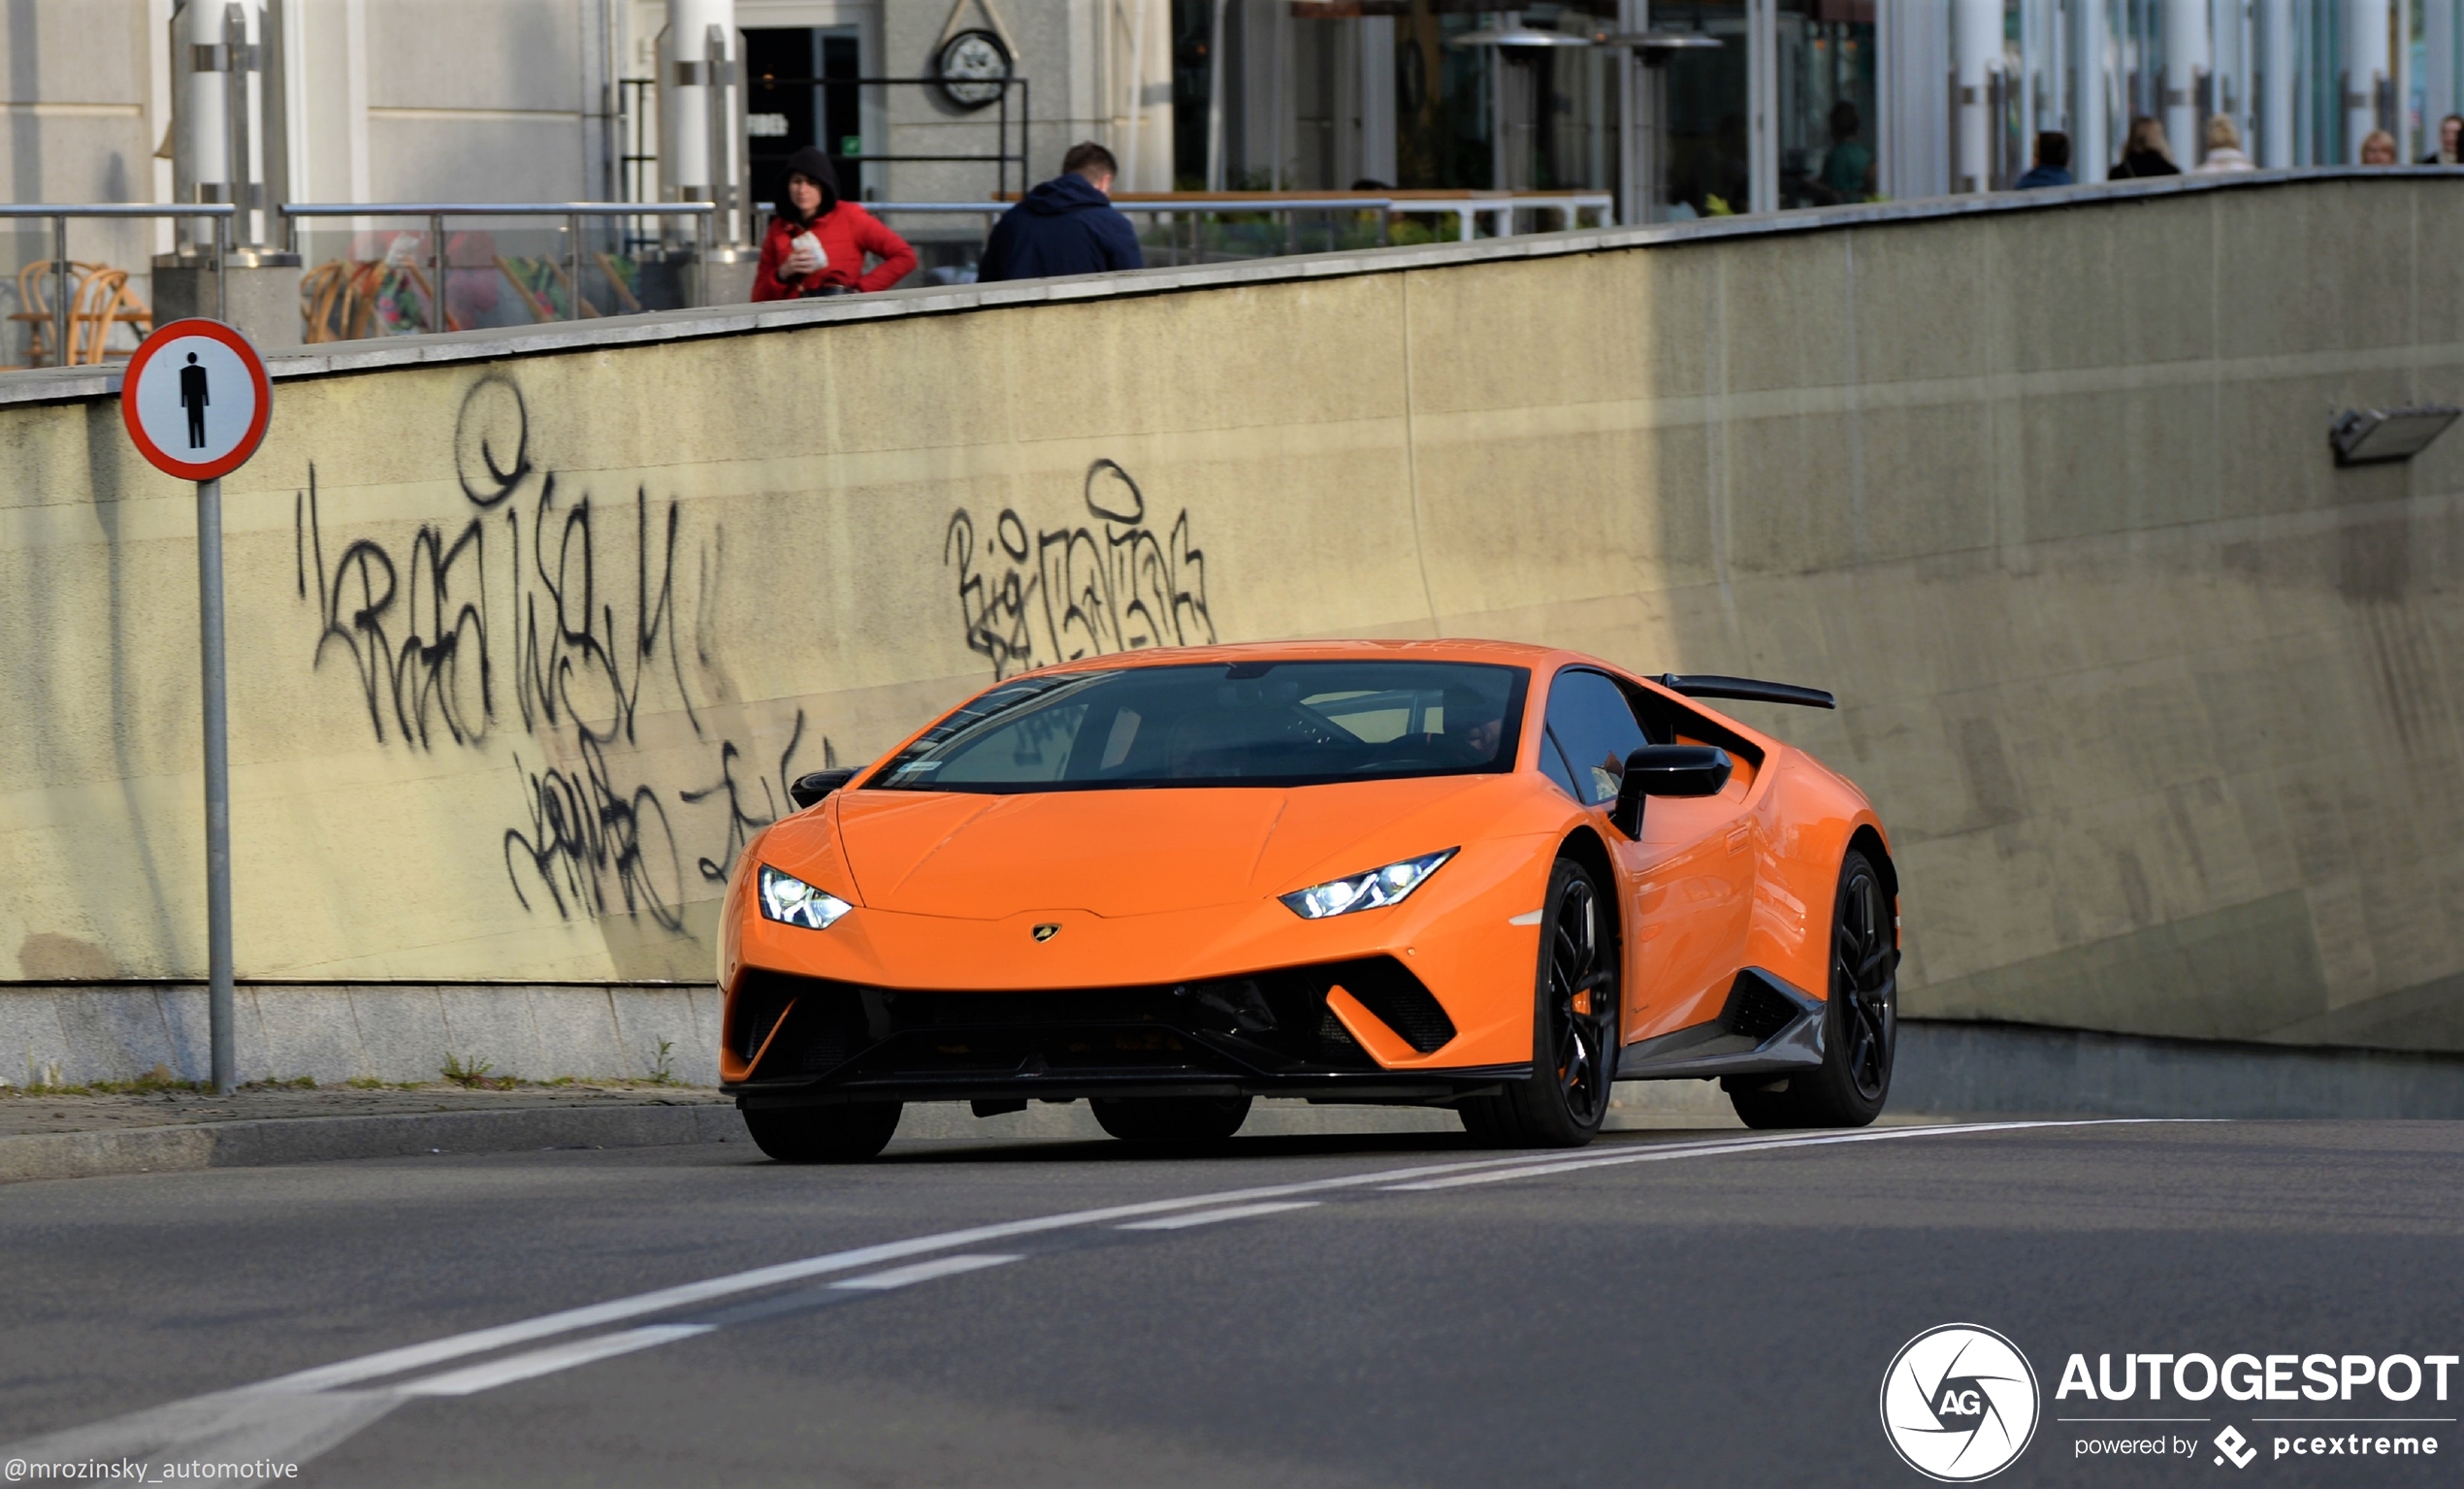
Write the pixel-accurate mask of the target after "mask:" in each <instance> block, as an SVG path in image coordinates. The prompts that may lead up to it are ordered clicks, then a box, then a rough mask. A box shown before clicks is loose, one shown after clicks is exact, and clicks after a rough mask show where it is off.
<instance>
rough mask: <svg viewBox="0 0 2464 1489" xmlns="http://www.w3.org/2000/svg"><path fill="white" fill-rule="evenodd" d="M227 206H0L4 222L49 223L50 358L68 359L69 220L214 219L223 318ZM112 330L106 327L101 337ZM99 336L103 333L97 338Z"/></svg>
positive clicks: (216, 309) (217, 309)
mask: <svg viewBox="0 0 2464 1489" xmlns="http://www.w3.org/2000/svg"><path fill="white" fill-rule="evenodd" d="M237 210H239V209H238V208H236V207H234V206H233V205H232V204H231V203H229V202H200V203H198V204H196V205H195V206H193V207H166V206H162V205H159V204H157V203H152V202H80V203H65V202H54V203H35V204H30V205H26V206H16V205H0V217H49V218H50V219H51V282H52V289H51V323H52V326H53V334H52V340H51V355H52V356H53V357H54V358H55V359H56V360H57V364H58V365H59V366H61V367H66V366H68V356H69V310H70V305H69V219H70V218H71V217H211V218H212V219H213V313H214V319H216V320H220V319H222V318H223V313H224V311H225V310H226V309H227V308H228V305H227V302H228V297H227V296H226V295H225V294H224V293H223V283H224V275H223V263H222V259H223V251H224V246H225V244H226V243H228V242H229V240H230V237H231V214H232V213H233V212H235V211H237ZM110 329H111V328H110V327H109V326H106V327H104V328H103V331H105V332H108V331H109V330H110ZM96 334H97V335H98V336H99V335H101V334H102V333H101V332H98V333H96Z"/></svg>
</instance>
